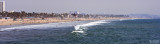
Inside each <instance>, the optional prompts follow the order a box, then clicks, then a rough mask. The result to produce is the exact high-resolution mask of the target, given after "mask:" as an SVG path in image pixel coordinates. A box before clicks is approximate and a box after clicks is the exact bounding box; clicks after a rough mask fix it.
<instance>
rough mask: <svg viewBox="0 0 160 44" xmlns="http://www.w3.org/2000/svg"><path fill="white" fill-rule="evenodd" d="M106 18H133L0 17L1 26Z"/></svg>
mask: <svg viewBox="0 0 160 44" xmlns="http://www.w3.org/2000/svg"><path fill="white" fill-rule="evenodd" d="M106 19H131V18H101V19H99V18H97V19H95V18H76V19H74V18H66V19H57V18H45V19H44V20H42V19H41V18H34V19H32V20H31V19H24V20H21V19H17V20H16V21H13V19H0V26H2V25H18V24H39V23H54V22H70V21H85V20H106Z"/></svg>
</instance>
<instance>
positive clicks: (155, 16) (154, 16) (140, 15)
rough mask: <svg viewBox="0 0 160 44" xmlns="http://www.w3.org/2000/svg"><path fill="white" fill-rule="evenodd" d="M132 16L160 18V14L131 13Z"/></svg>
mask: <svg viewBox="0 0 160 44" xmlns="http://www.w3.org/2000/svg"><path fill="white" fill-rule="evenodd" d="M129 16H130V17H132V18H154V19H157V18H160V15H151V14H130V15H129Z"/></svg>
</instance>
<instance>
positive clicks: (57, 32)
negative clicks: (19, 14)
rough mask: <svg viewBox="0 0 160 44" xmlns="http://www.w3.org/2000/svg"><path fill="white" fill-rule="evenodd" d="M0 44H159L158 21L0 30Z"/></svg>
mask: <svg viewBox="0 0 160 44" xmlns="http://www.w3.org/2000/svg"><path fill="white" fill-rule="evenodd" d="M0 44H160V19H119V20H100V21H75V22H62V23H48V24H35V25H23V26H6V27H5V26H0Z"/></svg>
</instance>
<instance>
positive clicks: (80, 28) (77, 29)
mask: <svg viewBox="0 0 160 44" xmlns="http://www.w3.org/2000/svg"><path fill="white" fill-rule="evenodd" d="M110 21H111V20H100V21H95V22H90V23H86V24H81V25H76V26H74V28H75V30H74V31H72V33H81V34H86V33H85V31H87V28H86V27H89V26H95V25H100V24H103V23H110Z"/></svg>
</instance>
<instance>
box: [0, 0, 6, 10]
mask: <svg viewBox="0 0 160 44" xmlns="http://www.w3.org/2000/svg"><path fill="white" fill-rule="evenodd" d="M3 11H5V1H2V2H0V12H3Z"/></svg>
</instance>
